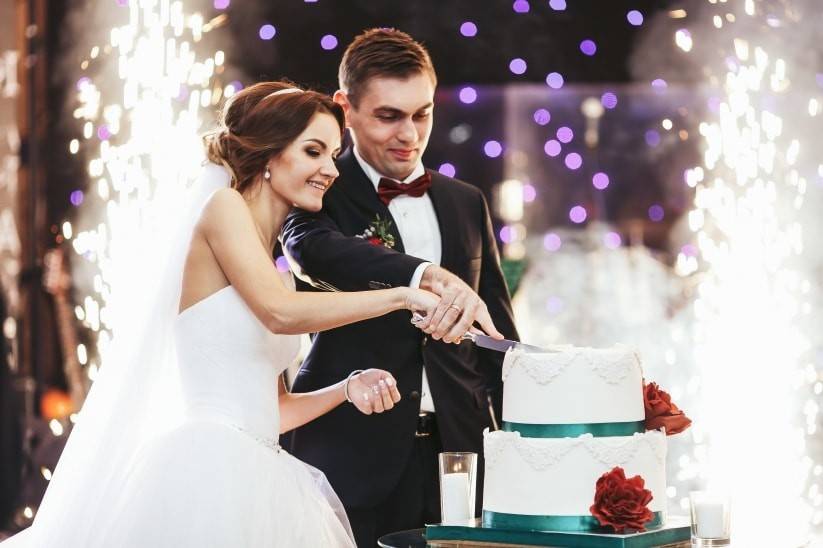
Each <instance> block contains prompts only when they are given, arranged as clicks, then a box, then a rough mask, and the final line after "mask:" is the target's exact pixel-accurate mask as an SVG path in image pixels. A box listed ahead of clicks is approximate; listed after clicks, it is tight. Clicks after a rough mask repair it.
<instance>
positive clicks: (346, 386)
mask: <svg viewBox="0 0 823 548" xmlns="http://www.w3.org/2000/svg"><path fill="white" fill-rule="evenodd" d="M362 372H363V370H362V369H355V370H354V371H352V372H351V373H349V376H348V377H346V382H345V384H343V394H344V395H345V396H346V401H347V402H349V403H352V401H351V398H350V397H349V381H351V380H352V379H353V378H354V377H355V375H359V374H360V373H362Z"/></svg>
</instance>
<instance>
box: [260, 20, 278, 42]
mask: <svg viewBox="0 0 823 548" xmlns="http://www.w3.org/2000/svg"><path fill="white" fill-rule="evenodd" d="M259 34H260V39H261V40H271V39H272V38H274V35H275V34H277V29H275V28H274V25H269V24H266V25H263V26H262V27H260V33H259Z"/></svg>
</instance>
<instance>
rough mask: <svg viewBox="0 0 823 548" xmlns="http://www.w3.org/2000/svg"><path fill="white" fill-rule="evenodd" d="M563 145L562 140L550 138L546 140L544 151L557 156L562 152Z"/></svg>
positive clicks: (548, 154)
mask: <svg viewBox="0 0 823 548" xmlns="http://www.w3.org/2000/svg"><path fill="white" fill-rule="evenodd" d="M562 148H563V147H561V146H560V142H559V141H556V140H554V139H549V140H548V141H546V144H545V145H543V151H544V152H545V153H546V155H547V156H551V157H554V156H557V155H558V154H560V151H561V150H562Z"/></svg>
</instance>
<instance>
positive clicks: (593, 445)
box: [484, 432, 666, 472]
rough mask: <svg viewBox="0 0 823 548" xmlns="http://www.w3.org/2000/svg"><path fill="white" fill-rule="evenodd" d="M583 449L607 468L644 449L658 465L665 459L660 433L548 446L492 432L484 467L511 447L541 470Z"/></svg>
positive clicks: (567, 441) (492, 464) (566, 440)
mask: <svg viewBox="0 0 823 548" xmlns="http://www.w3.org/2000/svg"><path fill="white" fill-rule="evenodd" d="M580 445H582V446H583V448H584V449H586V451H587V452H588V453H589V454H590V455H591V456H592V458H594V459H595V460H597V461H598V462H601V463H603V464H604V465H606V466H619V465H624V464H626V463H627V462H629V461H630V460H632V459H633V458H634V457H635V456H636V455H637V453H638V451H640V449H641V448H642V447H643V446H647V447H648V448H649V449H650V450H651V453H652V454H653V455H654V457H655V459H656V460H657V462H658V463H660V464H663V462H664V461H665V460H666V439H665V435H664V434H662V433H661V432H646V433H645V434H635V435H634V436H631V437H620V438H595V437H593V436H592V435H591V434H584V435H582V436H580V437H578V438H573V439H570V438H563V443H552V442H549V443H547V440H541V439H538V438H522V437H520V435H519V434H518V433H517V432H494V433H493V434H492V435H487V436H486V438H485V444H484V456H485V459H486V466H487V467H488V468H489V469H493V468H495V466H496V465H497V463H498V462H500V459H501V457H502V456H503V453H504V452H505V451H506V450H507V448H508V447H512V448H513V449H514V450H515V451H517V453H518V455H519V456H520V458H522V459H523V460H524V461H525V462H526V463H527V464H528V465H529V466H530V467H531V468H532V469H533V470H535V471H538V472H539V471H542V470H545V469H547V468H550V467H552V466H554V465H555V464H557V463H558V462H560V461H561V460H562V459H563V457H565V456H566V455H567V454H568V453H569V452H571V451H572V450H573V449H575V448H577V447H579V446H580Z"/></svg>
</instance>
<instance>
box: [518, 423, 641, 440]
mask: <svg viewBox="0 0 823 548" xmlns="http://www.w3.org/2000/svg"><path fill="white" fill-rule="evenodd" d="M503 430H505V431H506V432H520V435H521V436H523V437H524V438H576V437H578V436H582V435H583V434H591V435H592V436H594V437H595V438H604V437H612V436H632V435H634V434H636V433H639V432H645V431H646V426H645V423H644V422H643V421H633V422H590V423H580V424H526V423H522V422H509V421H503Z"/></svg>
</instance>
